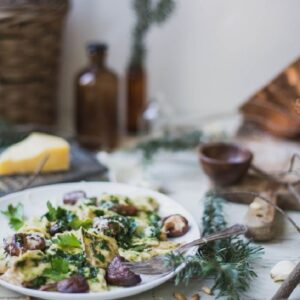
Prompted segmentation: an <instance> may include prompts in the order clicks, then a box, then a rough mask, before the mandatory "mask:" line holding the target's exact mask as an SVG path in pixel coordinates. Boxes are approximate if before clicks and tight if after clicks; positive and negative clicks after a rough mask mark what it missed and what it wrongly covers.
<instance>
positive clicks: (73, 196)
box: [63, 191, 86, 205]
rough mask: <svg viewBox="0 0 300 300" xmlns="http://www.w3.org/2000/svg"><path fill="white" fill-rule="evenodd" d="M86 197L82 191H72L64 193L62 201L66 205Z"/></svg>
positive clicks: (73, 203)
mask: <svg viewBox="0 0 300 300" xmlns="http://www.w3.org/2000/svg"><path fill="white" fill-rule="evenodd" d="M84 198H86V193H85V192H84V191H73V192H69V193H67V194H65V195H64V197H63V202H64V204H68V205H75V204H76V203H77V201H78V200H79V199H84Z"/></svg>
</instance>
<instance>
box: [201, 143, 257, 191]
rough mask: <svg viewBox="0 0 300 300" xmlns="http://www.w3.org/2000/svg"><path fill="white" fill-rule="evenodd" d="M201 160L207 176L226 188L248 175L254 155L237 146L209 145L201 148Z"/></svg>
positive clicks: (227, 144) (224, 144) (225, 144)
mask: <svg viewBox="0 0 300 300" xmlns="http://www.w3.org/2000/svg"><path fill="white" fill-rule="evenodd" d="M199 158H200V163H201V165H202V168H203V170H204V172H205V174H206V175H207V176H208V177H209V178H210V179H211V180H212V181H213V182H214V183H215V184H216V185H221V186H226V185H230V184H233V183H235V182H237V181H239V180H240V179H241V178H242V177H243V176H244V175H245V174H246V173H247V171H248V169H249V167H250V164H251V161H252V158H253V155H252V153H251V152H250V151H249V150H247V149H244V148H242V147H240V146H238V145H235V144H229V143H209V144H205V145H203V146H202V147H200V149H199Z"/></svg>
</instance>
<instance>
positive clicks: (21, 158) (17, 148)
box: [0, 133, 70, 175]
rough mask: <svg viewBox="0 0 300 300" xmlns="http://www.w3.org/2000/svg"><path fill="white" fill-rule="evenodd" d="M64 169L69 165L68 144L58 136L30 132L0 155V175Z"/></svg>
mask: <svg viewBox="0 0 300 300" xmlns="http://www.w3.org/2000/svg"><path fill="white" fill-rule="evenodd" d="M45 160H46V162H45V164H44V166H43V168H42V171H41V172H56V171H65V170H67V169H68V168H69V165H70V146H69V144H68V142H67V141H65V140H64V139H62V138H60V137H56V136H52V135H48V134H44V133H32V134H30V135H29V136H28V137H27V138H26V139H24V140H23V141H21V142H19V143H17V144H15V145H13V146H11V147H9V148H7V149H6V150H5V151H4V152H3V153H2V154H1V155H0V175H13V174H25V173H33V172H35V171H36V170H37V169H38V168H39V166H40V165H41V163H43V161H45Z"/></svg>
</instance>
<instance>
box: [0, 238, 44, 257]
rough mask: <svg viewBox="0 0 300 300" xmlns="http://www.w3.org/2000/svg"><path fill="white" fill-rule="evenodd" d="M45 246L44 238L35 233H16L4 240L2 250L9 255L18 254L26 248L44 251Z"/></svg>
mask: <svg viewBox="0 0 300 300" xmlns="http://www.w3.org/2000/svg"><path fill="white" fill-rule="evenodd" d="M45 248H46V242H45V239H44V238H43V237H41V236H40V235H38V234H36V233H29V234H26V233H16V234H14V235H13V236H12V237H11V238H9V239H5V240H4V250H5V252H6V253H7V254H9V255H10V256H19V255H20V254H22V253H23V252H26V251H27V250H41V251H44V250H45Z"/></svg>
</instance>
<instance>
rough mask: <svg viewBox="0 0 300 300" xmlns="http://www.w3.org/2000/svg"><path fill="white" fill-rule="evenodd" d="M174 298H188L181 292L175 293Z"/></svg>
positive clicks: (181, 299) (179, 299)
mask: <svg viewBox="0 0 300 300" xmlns="http://www.w3.org/2000/svg"><path fill="white" fill-rule="evenodd" d="M174 298H175V299H176V300H186V297H185V296H184V295H183V294H182V293H180V292H175V293H174Z"/></svg>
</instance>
